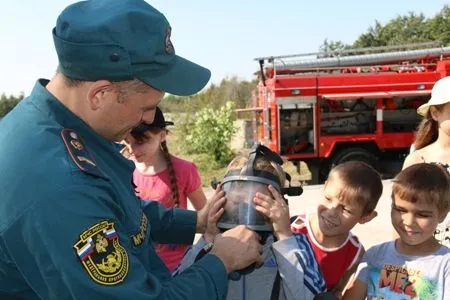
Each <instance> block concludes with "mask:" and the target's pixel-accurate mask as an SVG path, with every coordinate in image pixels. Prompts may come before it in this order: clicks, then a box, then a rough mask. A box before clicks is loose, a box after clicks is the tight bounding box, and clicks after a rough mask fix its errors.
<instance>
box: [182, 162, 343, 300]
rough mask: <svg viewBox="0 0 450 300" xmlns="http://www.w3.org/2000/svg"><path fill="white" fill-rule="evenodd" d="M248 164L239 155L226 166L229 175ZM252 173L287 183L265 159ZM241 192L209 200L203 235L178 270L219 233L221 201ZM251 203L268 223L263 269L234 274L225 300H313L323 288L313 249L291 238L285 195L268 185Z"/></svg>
mask: <svg viewBox="0 0 450 300" xmlns="http://www.w3.org/2000/svg"><path fill="white" fill-rule="evenodd" d="M246 163H247V159H246V158H243V157H238V158H236V159H235V160H233V161H232V162H231V163H230V166H229V170H228V171H229V172H232V171H233V170H236V169H237V170H239V169H241V168H243V167H244V165H245V164H246ZM255 169H256V171H266V172H270V173H272V174H273V175H275V176H277V177H278V179H279V182H280V183H284V182H285V178H284V175H283V174H284V172H283V170H282V169H281V166H280V165H278V164H276V163H274V162H272V161H269V160H267V159H265V158H264V157H259V158H257V159H256V163H255ZM256 176H258V175H256ZM240 191H241V192H242V190H233V192H231V191H228V192H227V199H226V200H225V198H224V193H223V192H222V191H220V192H219V191H217V192H216V195H215V197H214V198H213V199H212V200H211V201H212V205H211V208H210V210H209V216H208V224H207V229H206V232H205V234H204V235H203V237H202V238H201V239H200V240H199V241H198V242H197V243H196V244H195V245H193V246H192V248H191V249H190V250H189V251H188V252H187V253H186V254H185V257H184V258H183V260H182V261H181V265H180V266H179V268H178V270H177V271H176V272H183V271H184V270H186V269H187V268H188V267H189V266H190V265H191V264H193V263H194V262H195V260H196V259H199V257H200V256H201V254H202V252H205V251H207V249H208V245H210V244H211V243H212V242H213V241H214V237H215V235H216V234H218V233H219V230H218V228H217V222H218V221H219V218H220V216H221V215H222V213H223V212H224V208H223V206H224V204H225V201H227V203H228V202H230V203H232V202H233V201H234V198H235V196H236V195H234V194H235V193H239V192H240ZM253 201H254V203H255V207H256V210H258V211H259V212H260V213H262V214H263V215H264V216H265V217H266V218H267V219H268V220H270V223H271V224H272V226H273V234H270V235H269V236H268V237H267V239H266V241H265V242H264V244H263V249H262V257H263V263H262V266H260V267H259V268H255V269H254V270H253V271H252V272H248V273H247V272H246V273H244V274H241V275H240V276H233V275H238V274H236V273H235V274H232V276H230V280H229V281H228V283H229V284H228V294H227V298H226V299H227V300H245V299H250V300H252V299H258V300H269V299H270V300H312V299H314V298H315V297H316V296H317V295H320V294H322V293H324V292H325V291H326V284H325V280H324V278H323V276H322V274H321V271H320V268H319V265H318V263H317V261H316V259H315V257H314V252H313V249H312V247H311V245H310V243H309V241H308V238H307V237H306V235H303V234H295V233H293V232H292V231H291V228H290V223H291V222H290V218H289V207H288V205H287V203H286V202H285V200H284V199H283V197H282V196H281V195H280V194H279V193H278V192H277V190H276V189H275V188H274V187H273V186H271V185H269V186H268V191H267V193H265V192H258V193H256V195H255V198H254V199H253ZM199 254H200V255H199ZM331 296H332V295H330V296H328V297H331ZM324 299H328V298H324ZM330 299H331V298H330ZM332 299H336V298H332Z"/></svg>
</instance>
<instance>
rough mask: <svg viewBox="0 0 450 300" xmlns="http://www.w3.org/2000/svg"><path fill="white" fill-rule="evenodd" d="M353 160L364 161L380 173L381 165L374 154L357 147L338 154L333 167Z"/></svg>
mask: <svg viewBox="0 0 450 300" xmlns="http://www.w3.org/2000/svg"><path fill="white" fill-rule="evenodd" d="M351 160H357V161H362V162H364V163H366V164H368V165H370V166H372V167H373V168H374V169H375V170H377V171H379V164H378V159H377V157H376V156H375V155H374V154H372V152H370V151H369V150H367V149H364V148H357V147H351V148H345V149H342V150H341V151H339V152H338V153H336V155H335V156H334V158H333V160H332V163H331V167H334V166H337V165H339V164H341V163H343V162H346V161H351Z"/></svg>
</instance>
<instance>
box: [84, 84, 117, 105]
mask: <svg viewBox="0 0 450 300" xmlns="http://www.w3.org/2000/svg"><path fill="white" fill-rule="evenodd" d="M113 92H115V89H114V86H113V84H112V83H111V82H110V81H108V80H97V81H94V82H92V83H91V85H90V87H89V91H88V94H87V97H88V101H89V105H90V107H91V109H92V110H97V109H99V108H100V107H102V106H103V105H104V103H105V100H106V98H108V96H110V94H111V93H113Z"/></svg>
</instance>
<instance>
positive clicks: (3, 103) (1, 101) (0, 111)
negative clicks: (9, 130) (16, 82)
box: [0, 93, 24, 118]
mask: <svg viewBox="0 0 450 300" xmlns="http://www.w3.org/2000/svg"><path fill="white" fill-rule="evenodd" d="M23 97H24V94H23V93H21V94H20V95H19V96H13V95H10V96H6V95H5V94H2V95H1V96H0V118H3V117H4V116H5V115H6V114H7V113H9V112H10V111H11V110H12V109H13V108H14V107H15V106H16V105H17V103H19V101H20V100H22V99H23Z"/></svg>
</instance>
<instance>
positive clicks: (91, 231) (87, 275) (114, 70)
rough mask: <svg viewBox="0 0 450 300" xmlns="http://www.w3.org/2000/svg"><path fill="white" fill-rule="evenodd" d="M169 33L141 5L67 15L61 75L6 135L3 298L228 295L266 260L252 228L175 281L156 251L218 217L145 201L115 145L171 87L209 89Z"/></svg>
mask: <svg viewBox="0 0 450 300" xmlns="http://www.w3.org/2000/svg"><path fill="white" fill-rule="evenodd" d="M170 33H171V28H170V26H169V24H168V22H167V20H166V19H165V17H164V16H163V15H162V14H161V13H160V12H158V11H157V10H156V9H154V8H153V7H152V6H150V5H149V4H147V3H146V2H145V1H143V0H90V1H83V2H78V3H75V4H73V5H71V6H69V7H67V8H66V9H65V10H64V11H63V12H62V13H61V15H60V16H59V18H58V20H57V23H56V27H55V28H54V30H53V38H54V43H55V47H56V51H57V54H58V59H59V68H58V72H57V74H56V75H55V76H54V77H53V79H52V80H50V81H48V80H44V79H40V80H38V81H37V83H36V85H35V87H34V89H33V91H32V93H31V95H30V96H29V97H27V98H26V99H25V100H23V101H21V103H19V104H18V106H17V107H16V108H15V109H14V110H13V111H12V112H10V113H9V114H8V115H7V116H6V117H5V118H4V119H3V120H2V124H1V128H0V177H1V178H0V191H1V197H0V299H10V298H11V299H12V298H26V299H112V298H114V299H127V298H129V299H194V298H195V299H222V298H224V297H225V296H226V292H227V274H228V273H230V272H231V271H234V270H238V269H241V268H243V267H246V266H247V265H250V264H252V263H254V262H255V261H257V260H258V259H260V254H259V251H260V245H259V243H258V240H257V236H256V235H255V234H254V233H253V232H251V231H249V230H247V229H246V228H243V227H239V228H236V229H235V230H230V231H229V232H227V233H226V234H223V235H218V236H217V238H216V240H215V243H214V245H213V246H212V247H213V248H212V249H213V250H212V251H211V252H210V253H211V254H208V255H206V256H205V257H204V258H203V259H201V260H199V261H198V262H197V263H196V264H194V265H193V266H192V267H191V268H189V269H188V270H187V271H185V272H184V273H183V274H180V275H177V276H175V277H172V276H171V274H169V271H168V270H167V268H166V267H165V266H164V264H163V262H162V261H161V260H160V259H159V257H158V256H157V255H156V254H155V251H154V250H153V248H152V246H151V245H152V241H157V242H158V243H192V241H193V238H194V234H195V232H202V231H203V230H204V227H205V226H206V224H205V222H206V215H207V213H208V212H207V208H206V209H204V210H202V211H201V212H200V213H198V214H197V213H196V212H192V211H184V210H178V209H169V210H166V209H163V208H162V207H161V206H159V204H158V203H157V202H145V203H144V202H143V201H141V200H140V199H138V198H137V197H135V194H134V189H133V184H132V171H133V163H131V162H129V161H127V160H126V159H125V158H123V157H122V156H121V155H120V153H119V151H118V147H117V144H116V143H115V141H120V140H121V139H123V138H124V137H125V136H126V135H127V134H128V133H129V132H130V131H131V129H132V128H133V127H134V126H136V125H138V124H139V123H141V122H151V121H152V120H153V117H154V110H155V108H156V105H157V104H158V103H159V102H160V101H161V99H162V98H163V96H164V92H165V91H167V92H169V93H171V94H176V95H189V94H193V93H196V92H197V91H199V90H200V89H202V88H203V87H204V86H205V84H206V83H207V82H208V80H209V78H210V72H209V70H207V69H205V68H203V67H201V66H199V65H196V64H194V63H192V62H190V61H188V60H185V59H183V58H181V57H179V56H177V55H175V53H174V47H173V45H172V43H171V40H170ZM221 196H223V194H221V193H220V192H219V193H216V195H215V197H216V198H220V197H221ZM206 207H208V206H206Z"/></svg>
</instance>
